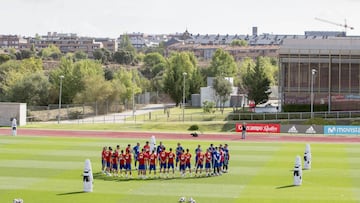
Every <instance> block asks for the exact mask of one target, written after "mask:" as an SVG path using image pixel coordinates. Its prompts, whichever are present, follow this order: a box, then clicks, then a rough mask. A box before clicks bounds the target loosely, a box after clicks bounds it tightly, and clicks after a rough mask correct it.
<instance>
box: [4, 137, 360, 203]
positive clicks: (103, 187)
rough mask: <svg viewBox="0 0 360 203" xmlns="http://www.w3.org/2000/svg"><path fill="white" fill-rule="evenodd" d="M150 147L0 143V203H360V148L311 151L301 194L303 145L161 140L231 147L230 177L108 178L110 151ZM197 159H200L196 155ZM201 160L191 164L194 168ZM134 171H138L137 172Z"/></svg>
mask: <svg viewBox="0 0 360 203" xmlns="http://www.w3.org/2000/svg"><path fill="white" fill-rule="evenodd" d="M145 141H146V140H145V139H121V138H93V137H92V138H80V137H47V136H41V137H38V136H24V137H22V136H17V137H10V136H0V202H2V203H7V202H12V201H13V199H16V198H21V199H23V200H24V202H25V203H47V202H52V203H57V202H58V203H64V202H65V203H66V202H74V203H75V202H76V203H82V202H83V203H89V202H107V203H120V202H133V203H142V202H144V203H145V202H147V203H148V202H154V203H171V202H178V200H179V198H180V197H182V196H184V197H187V198H190V197H193V198H194V199H195V200H196V202H197V203H199V202H200V203H212V202H214V203H215V202H216V203H217V202H225V203H227V202H251V203H256V202H274V203H281V202H284V203H289V202H301V203H304V202H307V203H308V202H316V203H320V202H324V203H325V202H327V203H328V202H336V203H339V202H354V203H355V202H360V173H359V171H360V144H359V143H323V142H321V143H320V142H317V143H316V142H315V143H309V144H311V152H312V169H311V170H304V171H303V182H302V185H301V186H293V174H292V170H293V169H294V162H295V157H296V155H300V156H301V157H302V156H303V154H304V150H305V144H306V143H304V142H247V141H245V142H243V141H219V140H216V141H204V140H174V139H171V140H165V139H164V140H157V142H159V141H163V143H164V145H165V146H166V148H167V149H169V148H170V147H172V148H173V149H174V148H176V143H177V142H181V144H182V145H183V147H184V148H189V149H190V152H192V153H194V151H195V148H196V147H197V145H198V144H200V145H201V147H202V149H203V150H204V149H205V148H207V147H208V146H209V144H210V143H213V144H214V145H219V144H224V143H227V144H229V149H230V165H229V173H225V174H223V175H221V176H213V177H202V178H198V177H190V176H187V177H186V178H181V177H180V176H179V171H175V173H176V176H177V177H176V178H168V179H159V178H156V179H153V178H148V179H146V180H143V179H138V178H137V171H135V170H133V173H134V174H135V175H134V178H133V179H125V178H121V177H109V176H105V175H104V174H102V173H101V165H100V157H101V149H102V147H103V146H112V147H113V148H114V147H115V146H116V145H117V144H119V145H120V146H121V147H122V149H124V148H125V146H126V145H127V144H131V145H132V146H134V144H135V143H136V142H140V144H141V146H143V145H144V143H145ZM193 157H194V155H193ZM87 158H89V159H90V160H91V163H92V169H93V172H94V191H93V192H92V193H83V192H82V191H83V182H82V172H83V169H84V162H85V159H87ZM193 160H194V159H192V164H193V162H194V161H193ZM133 167H134V166H133Z"/></svg>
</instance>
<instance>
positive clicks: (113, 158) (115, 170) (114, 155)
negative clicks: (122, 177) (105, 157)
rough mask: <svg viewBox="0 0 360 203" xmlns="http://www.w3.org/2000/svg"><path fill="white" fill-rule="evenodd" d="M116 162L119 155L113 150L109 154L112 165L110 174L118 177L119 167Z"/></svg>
mask: <svg viewBox="0 0 360 203" xmlns="http://www.w3.org/2000/svg"><path fill="white" fill-rule="evenodd" d="M118 160H119V153H118V152H117V151H116V150H115V151H114V152H113V153H112V154H111V165H112V169H111V172H112V174H113V175H114V176H117V175H118V166H119V165H118V164H119V163H118Z"/></svg>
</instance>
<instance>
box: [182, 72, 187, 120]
mask: <svg viewBox="0 0 360 203" xmlns="http://www.w3.org/2000/svg"><path fill="white" fill-rule="evenodd" d="M186 75H187V73H186V72H183V77H184V78H183V80H184V87H183V102H182V108H183V122H184V121H185V78H186Z"/></svg>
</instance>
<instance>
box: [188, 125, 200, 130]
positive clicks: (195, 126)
mask: <svg viewBox="0 0 360 203" xmlns="http://www.w3.org/2000/svg"><path fill="white" fill-rule="evenodd" d="M188 130H199V126H198V125H196V124H195V125H191V126H190V127H189V128H188Z"/></svg>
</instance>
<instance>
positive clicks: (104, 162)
mask: <svg viewBox="0 0 360 203" xmlns="http://www.w3.org/2000/svg"><path fill="white" fill-rule="evenodd" d="M106 148H107V147H106V146H105V147H103V150H102V152H101V171H102V173H105V168H106V154H107V152H106Z"/></svg>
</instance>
